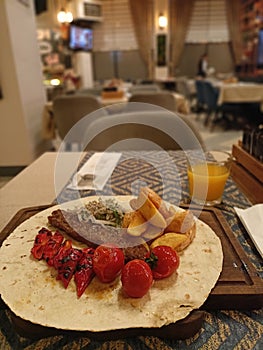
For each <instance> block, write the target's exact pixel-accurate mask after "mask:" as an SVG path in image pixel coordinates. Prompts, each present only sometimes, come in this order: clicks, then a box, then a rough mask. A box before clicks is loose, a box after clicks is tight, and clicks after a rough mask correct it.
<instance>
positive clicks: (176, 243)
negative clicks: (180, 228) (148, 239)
mask: <svg viewBox="0 0 263 350" xmlns="http://www.w3.org/2000/svg"><path fill="white" fill-rule="evenodd" d="M187 240H188V236H187V235H184V234H182V233H175V232H167V233H165V234H164V235H162V236H160V237H158V238H157V239H155V240H154V241H153V242H152V244H151V246H150V247H151V249H153V248H154V247H157V246H159V245H167V246H169V247H171V248H173V249H174V250H176V251H177V252H180V251H181V250H183V248H182V247H183V246H184V245H185V244H186V242H187Z"/></svg>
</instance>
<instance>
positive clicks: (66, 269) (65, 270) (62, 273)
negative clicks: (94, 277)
mask: <svg viewBox="0 0 263 350" xmlns="http://www.w3.org/2000/svg"><path fill="white" fill-rule="evenodd" d="M82 255H83V253H82V250H80V249H76V248H70V249H68V250H67V251H65V255H64V257H63V258H62V259H61V260H60V261H59V265H58V275H57V279H58V280H60V281H62V283H63V285H64V287H65V288H67V287H68V285H69V282H70V280H71V278H72V276H73V274H74V273H75V270H76V266H77V263H78V261H79V260H80V258H81V257H82Z"/></svg>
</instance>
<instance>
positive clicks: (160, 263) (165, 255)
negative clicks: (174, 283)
mask: <svg viewBox="0 0 263 350" xmlns="http://www.w3.org/2000/svg"><path fill="white" fill-rule="evenodd" d="M149 259H150V260H151V259H153V260H154V264H153V265H152V266H151V262H150V266H151V268H152V274H153V278H154V279H162V278H166V277H169V276H171V275H172V274H173V273H174V272H175V271H176V270H177V269H178V267H179V265H180V258H179V255H178V253H177V252H176V251H175V250H174V249H173V248H171V247H169V246H165V245H160V246H157V247H154V248H153V249H152V250H151V253H150V255H149V258H148V259H146V261H147V262H149Z"/></svg>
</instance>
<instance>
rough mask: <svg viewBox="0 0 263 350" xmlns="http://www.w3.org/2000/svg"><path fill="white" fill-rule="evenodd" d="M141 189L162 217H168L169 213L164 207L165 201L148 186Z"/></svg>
mask: <svg viewBox="0 0 263 350" xmlns="http://www.w3.org/2000/svg"><path fill="white" fill-rule="evenodd" d="M141 191H142V192H144V194H145V195H146V196H147V197H148V198H149V199H150V201H151V202H152V203H153V204H154V206H155V207H156V208H157V209H158V210H159V212H160V213H161V214H162V215H163V217H164V218H168V217H169V216H170V215H171V214H170V213H169V210H168V209H167V207H166V204H165V202H164V201H163V200H162V198H161V197H160V196H159V195H158V194H157V193H155V192H154V191H153V190H151V189H150V188H149V187H143V188H142V189H141Z"/></svg>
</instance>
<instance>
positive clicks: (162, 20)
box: [158, 13, 167, 29]
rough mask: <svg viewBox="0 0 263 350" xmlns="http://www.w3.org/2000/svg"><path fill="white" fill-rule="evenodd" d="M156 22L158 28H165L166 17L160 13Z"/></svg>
mask: <svg viewBox="0 0 263 350" xmlns="http://www.w3.org/2000/svg"><path fill="white" fill-rule="evenodd" d="M158 24H159V28H160V29H165V28H166V27H167V17H166V16H164V15H163V14H162V13H160V15H159V18H158Z"/></svg>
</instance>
